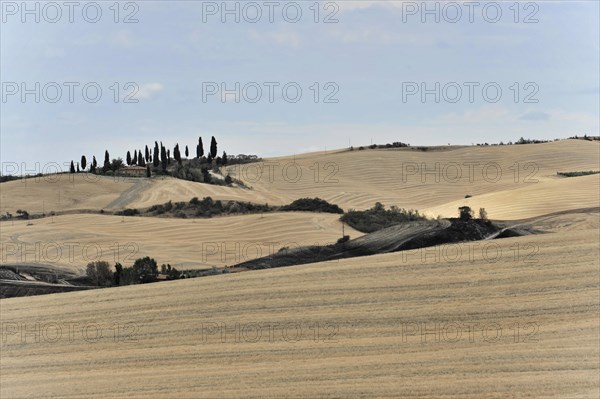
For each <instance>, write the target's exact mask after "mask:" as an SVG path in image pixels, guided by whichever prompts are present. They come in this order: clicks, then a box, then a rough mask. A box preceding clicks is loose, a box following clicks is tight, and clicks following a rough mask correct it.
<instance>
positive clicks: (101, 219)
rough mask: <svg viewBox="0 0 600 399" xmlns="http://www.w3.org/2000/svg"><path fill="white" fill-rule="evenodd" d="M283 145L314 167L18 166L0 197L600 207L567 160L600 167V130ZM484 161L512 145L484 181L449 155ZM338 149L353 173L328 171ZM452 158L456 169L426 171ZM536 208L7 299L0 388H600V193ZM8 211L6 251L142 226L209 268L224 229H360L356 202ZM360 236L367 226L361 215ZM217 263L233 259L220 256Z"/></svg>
mask: <svg viewBox="0 0 600 399" xmlns="http://www.w3.org/2000/svg"><path fill="white" fill-rule="evenodd" d="M268 161H269V162H273V163H279V164H280V165H286V164H287V163H289V162H290V161H291V162H292V163H294V164H296V165H299V167H300V168H301V169H302V170H303V179H301V180H299V181H297V182H294V183H290V182H289V181H284V180H277V179H275V180H273V181H269V179H267V180H260V181H252V182H250V181H246V183H247V184H248V185H250V186H252V189H251V190H242V189H239V188H228V187H219V186H207V185H204V184H197V183H191V182H183V181H177V180H175V179H153V180H150V181H149V180H147V179H138V180H135V181H116V182H115V181H114V180H113V179H110V178H100V179H99V182H96V183H94V184H91V183H89V182H84V181H83V177H82V176H75V177H74V180H73V181H72V182H70V183H69V184H70V185H69V184H67V185H65V186H63V185H61V184H59V183H52V184H50V183H48V182H47V181H46V182H44V181H42V182H39V183H38V184H39V185H37V186H36V185H34V184H30V183H31V181H30V182H28V183H23V182H21V181H17V182H9V183H3V184H2V186H1V187H0V188H1V194H0V196H1V200H2V201H1V205H0V208H1V210H2V212H6V211H10V212H12V213H14V211H15V210H16V209H19V208H21V209H23V208H25V209H27V210H28V211H30V212H32V211H36V210H38V211H41V210H42V206H43V209H44V210H45V211H46V212H48V211H49V210H57V211H58V210H61V211H73V210H78V209H92V210H98V209H107V210H115V209H121V208H126V207H145V206H150V205H154V204H156V203H162V202H166V201H168V200H172V201H189V200H190V198H192V197H195V196H196V197H200V198H201V197H203V196H205V195H210V196H212V197H213V198H215V199H238V200H243V201H252V202H258V203H265V202H268V203H269V204H284V203H289V202H291V201H292V200H294V199H297V198H300V197H315V196H318V197H321V198H324V199H326V200H328V201H331V202H333V203H336V204H338V205H340V206H342V207H343V208H344V209H346V210H347V209H348V208H351V207H354V208H358V209H362V208H368V207H370V206H372V205H373V203H374V202H375V201H381V202H382V203H384V204H385V205H387V206H391V205H396V206H399V207H405V208H417V209H419V210H421V211H423V212H425V213H427V214H429V215H432V216H436V215H438V214H440V215H443V216H455V215H456V208H457V207H458V206H460V205H470V206H472V207H473V208H474V209H475V210H477V209H478V208H479V207H485V208H486V209H487V211H488V214H489V216H490V217H491V218H498V219H505V220H517V219H525V218H534V217H539V216H540V215H546V214H549V213H552V212H563V211H569V210H574V209H582V208H593V207H598V206H600V189H599V181H600V180H599V176H598V175H593V176H586V177H575V178H558V177H557V176H556V172H557V171H583V170H598V169H600V166H599V163H600V146H599V145H598V143H589V142H582V141H573V140H569V141H561V142H555V143H548V144H538V145H524V146H510V147H469V148H461V149H453V150H451V151H435V152H418V151H387V150H377V151H367V150H365V151H357V150H356V151H353V152H343V151H338V152H330V153H327V154H323V153H317V154H304V155H298V156H296V157H285V158H278V159H272V160H268ZM465 162H467V163H472V162H475V163H478V164H480V165H492V164H494V163H495V164H497V165H500V169H501V170H502V175H501V177H500V178H499V179H498V180H497V181H495V182H492V181H491V180H494V179H492V177H493V176H492V175H490V174H487V175H485V178H484V177H482V175H481V170H479V176H480V177H477V176H478V174H477V173H475V175H474V179H473V180H472V181H470V180H469V179H467V180H466V181H459V182H452V181H449V179H450V180H452V176H451V175H448V174H446V172H448V173H450V172H449V169H446V172H442V171H443V170H444V165H446V166H448V165H451V164H453V163H459V164H463V163H465ZM315 163H317V165H315ZM330 163H333V164H334V169H335V167H337V169H335V170H336V172H335V178H336V179H337V182H333V181H331V180H329V178H326V177H325V176H329V175H328V174H327V173H328V172H330V171H331V170H332V169H331V168H330V169H325V168H326V167H328V168H329V166H327V165H329V164H330ZM436 163H439V165H440V166H439V167H437V168H438V169H437V172H434V174H433V175H428V174H426V173H425V174H423V172H424V171H425V170H428V169H431V170H436ZM516 164H518V165H519V166H518V170H519V176H518V179H517V180H515V175H514V172H515V170H514V168H513V169H511V167H513V166H515V165H516ZM403 165H404V166H403ZM407 165H412V167H413V169H407V168H408V166H407ZM415 165H416V166H415ZM526 165H529V166H527V167H530V166H531V165H534V169H526ZM259 166H260V167H261V168H267V167H266V166H264V165H259ZM311 167H312V169H311ZM315 167H316V168H317V170H319V175H318V178H317V179H315V175H314V173H315ZM414 168H417V169H414ZM241 170H242V169H240V171H241ZM248 170H250V169H248ZM264 170H266V169H264ZM275 170H276V169H275ZM289 171H290V173H291V169H289ZM409 171H411V172H410V176H409V175H407V174H406V173H407V172H409ZM463 171H466V169H463ZM488 171H489V172H490V173H491V171H492V169H489V170H488ZM532 171H534V172H535V173H534V174H533V175H530V173H531V172H532ZM475 172H477V169H475ZM436 176H437V178H439V182H437V181H436ZM61 177H62V176H61ZM242 177H243V176H242ZM330 177H332V176H330ZM404 177H406V181H404ZM78 179H79V180H78ZM423 179H425V180H424V181H423ZM531 179H534V180H535V181H530V180H531ZM65 181H66V180H65ZM25 186H27V187H25ZM58 192H60V193H61V197H60V198H61V202H60V203H59V202H56V203H55V206H56V209H54V208H53V205H51V204H52V201H53V200H54V198H56V199H58ZM467 194H469V195H472V197H471V198H464V197H465V195H467ZM42 204H43V205H42ZM49 204H50V205H49ZM516 223H517V222H516ZM519 223H520V222H519ZM529 223H533V227H535V228H536V229H538V230H542V231H545V232H547V233H546V234H540V235H534V236H525V237H518V238H506V239H501V240H493V241H485V242H472V243H464V244H459V245H452V246H441V247H434V248H429V249H426V250H413V251H407V252H402V253H394V254H386V255H377V256H370V257H361V258H353V259H346V260H341V261H335V262H326V263H318V264H311V265H304V266H294V267H288V268H282V269H272V270H262V271H253V272H245V273H235V274H226V275H220V276H213V277H206V278H199V279H191V280H180V281H174V282H164V283H158V284H150V285H144V286H129V287H120V288H111V289H103V290H94V291H81V292H73V293H64V294H53V295H46V296H40V297H28V298H12V299H5V300H2V301H0V323H1V329H0V331H1V333H2V336H1V341H0V397H1V398H61V399H62V398H124V397H127V398H232V397H234V398H235V397H239V398H242V397H243V398H247V397H250V398H253V397H254V398H259V397H272V398H279V397H291V398H317V397H318V398H340V397H344V398H345V397H349V398H350V397H351V398H355V397H357V398H360V397H362V398H374V397H410V398H418V397H421V398H425V397H427V398H440V397H442V398H444V397H445V398H457V399H458V398H460V399H462V398H506V397H514V398H522V397H532V398H534V397H535V398H560V399H563V398H597V397H599V396H600V388H599V386H600V381H599V373H600V366H599V364H600V351H599V343H600V316H599V315H600V270H599V267H600V251H599V245H598V242H599V239H600V218H599V214H598V212H597V211H593V210H591V209H590V210H588V211H585V212H579V213H563V214H557V215H553V216H548V217H542V218H538V220H537V221H534V222H529ZM0 227H1V231H0V238H1V240H2V244H3V251H6V250H7V249H8V248H9V246H14V245H15V244H17V245H18V244H29V245H30V246H31V245H32V244H35V243H36V242H39V243H48V242H76V243H82V244H85V243H88V244H90V243H93V242H98V243H101V248H103V246H108V245H111V244H114V243H115V242H117V243H121V244H122V243H128V242H136V243H138V244H139V247H138V248H139V252H138V253H139V256H146V255H149V256H153V257H155V258H156V259H157V261H158V262H159V264H160V263H167V262H168V263H171V264H175V265H182V266H189V267H191V268H195V267H204V266H205V263H203V262H202V254H201V252H199V249H200V250H201V246H200V248H199V243H202V242H205V241H206V242H220V241H222V242H225V243H231V242H239V243H252V242H277V243H279V242H286V241H293V242H298V243H308V244H312V243H315V242H321V241H324V242H325V243H329V242H333V241H334V240H335V239H337V237H339V236H340V235H341V231H340V230H341V225H340V223H339V221H338V216H337V215H328V214H313V213H310V214H303V213H272V214H264V215H246V216H231V217H218V218H213V219H195V220H181V219H164V218H121V217H115V216H107V215H98V214H96V215H89V214H65V215H60V216H55V217H54V218H53V219H52V218H45V219H35V220H33V221H32V225H29V226H28V225H27V223H26V222H14V223H12V222H3V223H2V224H0ZM346 234H350V235H351V236H352V237H357V236H359V235H360V233H359V232H356V231H353V230H351V229H350V228H348V227H347V226H346ZM209 240H210V241H209ZM10 248H13V247H10ZM229 248H231V247H229ZM234 248H235V246H234ZM235 251H236V250H235V249H234V253H233V254H231V253H229V255H234V254H235ZM76 253H77V252H76ZM247 254H248V255H250V256H252V252H248V253H247ZM108 255H109V257H111V256H113V253H110V252H109V254H108ZM125 255H126V256H128V255H130V253H129V252H127V249H126V250H125ZM79 256H80V258H82V257H81V254H80V255H79ZM136 257H138V256H136ZM199 257H200V261H201V262H199V263H197V262H198V258H199ZM8 260H10V258H9V259H8ZM81 260H82V261H83V260H85V259H81ZM244 260H245V259H244ZM124 263H125V264H127V262H124ZM129 263H131V262H129ZM207 264H211V265H212V264H215V265H225V264H230V262H229V261H227V260H226V261H223V262H221V263H219V256H218V255H217V256H214V255H213V256H212V259H210V261H209V262H208V263H207ZM62 266H63V267H71V268H73V269H75V270H82V267H83V266H84V264H83V263H81V264H80V262H79V261H73V262H72V263H70V264H63V265H62Z"/></svg>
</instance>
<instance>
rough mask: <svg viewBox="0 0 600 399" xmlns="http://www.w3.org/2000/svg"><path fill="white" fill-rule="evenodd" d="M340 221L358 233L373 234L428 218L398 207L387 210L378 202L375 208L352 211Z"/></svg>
mask: <svg viewBox="0 0 600 399" xmlns="http://www.w3.org/2000/svg"><path fill="white" fill-rule="evenodd" d="M340 220H341V221H342V222H344V223H347V224H348V225H349V226H351V227H353V228H354V229H356V230H358V231H362V232H363V233H372V232H374V231H377V230H381V229H385V228H386V227H390V226H394V225H397V224H400V223H405V222H410V221H416V220H427V218H426V217H425V216H423V215H421V214H419V212H418V211H416V210H412V209H409V210H406V209H403V208H398V207H396V206H392V207H391V208H390V209H385V206H384V205H383V204H381V203H380V202H377V203H375V206H373V207H372V208H371V209H367V210H366V211H355V210H353V209H351V210H349V211H348V213H346V214H345V215H343V216H342V217H341V218H340Z"/></svg>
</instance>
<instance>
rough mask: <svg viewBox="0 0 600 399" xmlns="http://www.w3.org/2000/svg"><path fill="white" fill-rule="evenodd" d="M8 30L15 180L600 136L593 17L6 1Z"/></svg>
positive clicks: (531, 9)
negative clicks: (181, 151) (88, 163)
mask: <svg viewBox="0 0 600 399" xmlns="http://www.w3.org/2000/svg"><path fill="white" fill-rule="evenodd" d="M71 4H72V5H71ZM1 18H2V23H1V31H0V80H1V82H2V99H1V102H0V106H1V110H0V111H1V112H0V133H1V135H0V139H1V140H0V141H1V142H0V157H1V161H2V165H3V167H2V173H4V174H6V173H7V171H8V170H9V168H10V169H12V168H14V164H15V163H16V164H18V165H21V166H19V168H22V169H23V170H25V169H28V170H29V172H30V173H31V172H35V171H36V168H38V169H39V168H42V169H43V168H44V166H43V165H45V164H48V163H58V164H60V165H64V163H65V162H70V160H72V159H73V160H78V159H79V158H80V157H81V155H86V156H87V157H88V159H90V158H91V156H92V155H95V156H96V158H98V160H99V162H101V160H102V159H103V154H104V150H108V151H109V153H110V155H111V158H114V157H122V158H124V157H125V154H126V152H127V150H130V151H132V153H133V150H134V149H142V150H143V148H144V146H145V145H146V144H147V145H149V146H151V145H152V144H153V143H154V141H162V142H163V143H164V144H165V146H167V147H170V148H172V147H173V146H174V145H175V144H176V143H179V144H180V147H182V148H184V147H185V146H186V145H188V146H189V147H190V151H192V149H193V148H195V144H196V142H197V139H198V136H202V137H203V139H204V142H205V143H207V142H208V141H209V140H210V136H215V137H216V139H217V141H218V143H219V152H221V151H223V150H225V151H227V153H228V154H230V155H232V154H240V153H243V154H256V155H259V156H262V157H269V156H279V155H291V154H294V153H296V154H297V153H302V152H308V151H321V150H328V149H335V148H343V147H348V146H349V145H353V146H355V147H357V146H360V145H369V144H371V143H378V144H380V143H388V142H394V141H401V142H405V143H410V144H411V145H442V144H448V143H451V144H472V143H483V142H490V143H492V142H493V143H496V142H500V141H504V142H508V141H511V140H512V141H515V140H517V139H518V138H519V137H521V136H523V137H527V138H535V139H554V138H565V137H568V136H571V135H576V134H577V135H583V134H588V135H598V134H599V119H600V115H599V112H600V111H599V109H600V94H599V93H600V84H599V65H600V62H599V54H600V46H599V38H600V31H599V19H600V9H599V2H597V1H581V2H577V1H568V2H566V1H565V2H561V1H551V2H519V3H516V2H514V1H509V2H483V1H482V2H426V3H423V2H421V1H419V2H410V1H347V0H341V1H335V2H333V1H332V2H328V1H320V2H317V1H314V0H310V1H296V2H291V1H271V2H269V1H256V2H252V1H250V2H248V1H238V2H236V1H230V2H222V1H217V2H212V1H130V2H127V1H122V2H115V1H97V2H85V1H84V2H79V1H75V2H73V3H68V2H63V1H58V2H36V1H30V2H27V3H23V2H21V1H17V2H13V1H2V2H1ZM37 163H39V165H41V166H37V165H36V164H37ZM9 164H10V165H12V166H6V165H9ZM41 171H43V170H41Z"/></svg>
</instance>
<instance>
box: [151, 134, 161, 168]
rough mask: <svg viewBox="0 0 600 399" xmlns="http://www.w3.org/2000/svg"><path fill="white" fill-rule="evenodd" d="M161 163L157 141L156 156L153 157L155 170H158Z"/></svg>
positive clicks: (155, 146)
mask: <svg viewBox="0 0 600 399" xmlns="http://www.w3.org/2000/svg"><path fill="white" fill-rule="evenodd" d="M159 163H160V157H159V155H158V143H157V142H156V141H155V142H154V156H153V157H152V165H154V167H155V168H158V164H159Z"/></svg>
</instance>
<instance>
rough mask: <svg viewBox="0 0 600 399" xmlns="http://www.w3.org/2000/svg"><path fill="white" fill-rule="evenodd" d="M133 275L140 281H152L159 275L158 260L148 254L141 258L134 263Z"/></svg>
mask: <svg viewBox="0 0 600 399" xmlns="http://www.w3.org/2000/svg"><path fill="white" fill-rule="evenodd" d="M133 275H134V276H135V280H136V282H138V283H142V284H144V283H151V282H154V281H156V277H157V276H158V265H157V264H156V261H155V260H154V259H152V258H150V257H148V256H146V257H145V258H139V259H137V260H136V261H135V263H134V264H133Z"/></svg>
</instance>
